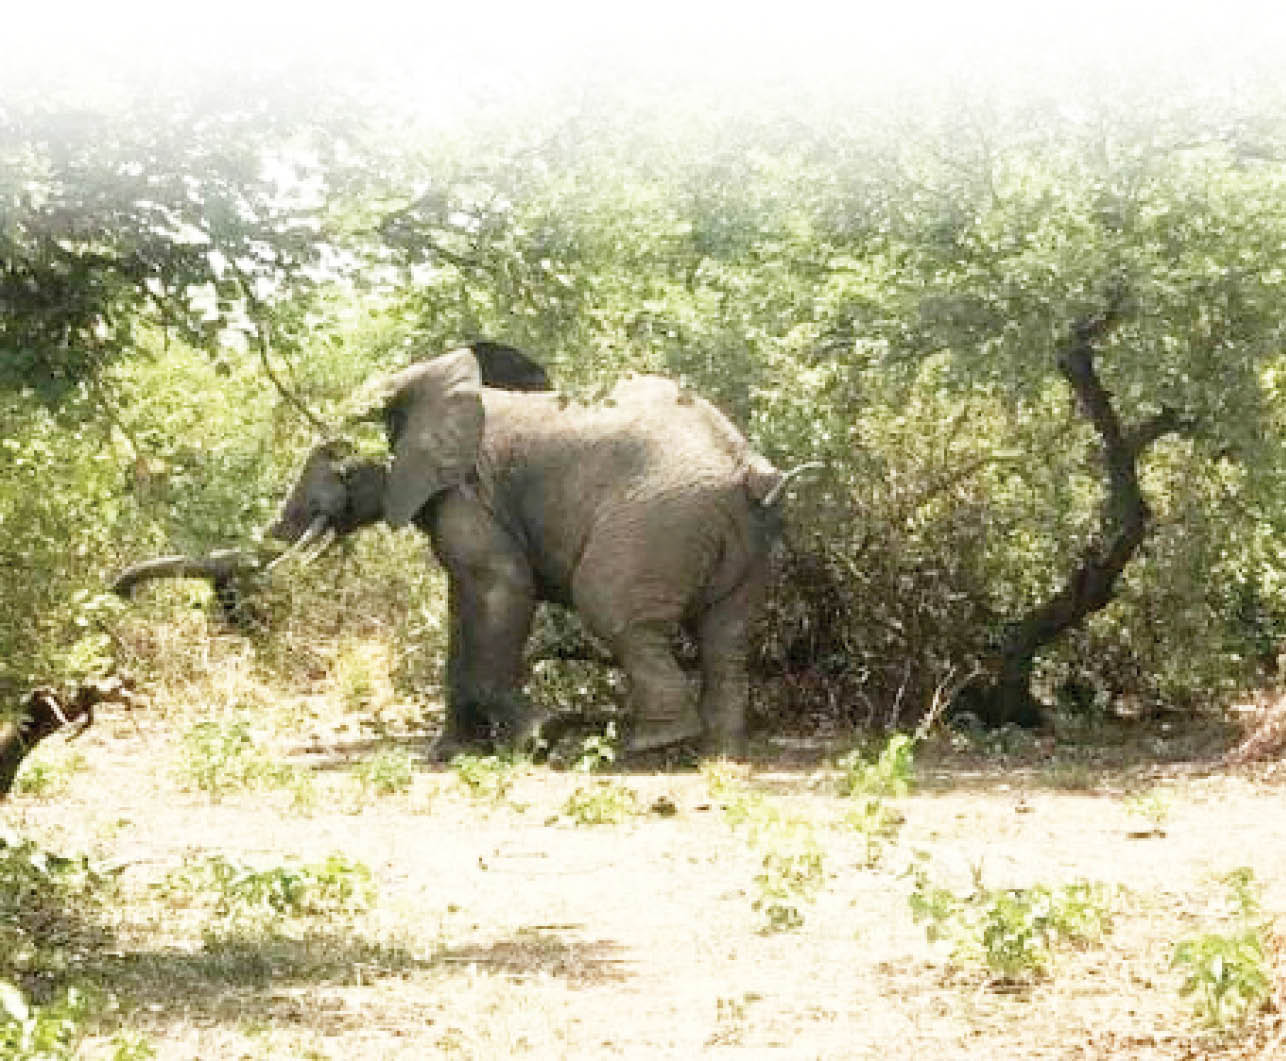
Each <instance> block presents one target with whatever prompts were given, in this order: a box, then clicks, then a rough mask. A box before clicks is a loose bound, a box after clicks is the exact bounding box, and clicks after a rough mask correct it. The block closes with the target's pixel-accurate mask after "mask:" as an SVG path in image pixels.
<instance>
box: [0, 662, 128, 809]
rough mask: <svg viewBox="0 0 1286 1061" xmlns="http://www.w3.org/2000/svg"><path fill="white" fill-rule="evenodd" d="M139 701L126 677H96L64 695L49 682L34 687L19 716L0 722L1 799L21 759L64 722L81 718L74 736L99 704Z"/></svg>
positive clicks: (71, 737)
mask: <svg viewBox="0 0 1286 1061" xmlns="http://www.w3.org/2000/svg"><path fill="white" fill-rule="evenodd" d="M138 703H139V698H138V696H137V695H136V694H135V693H134V690H133V684H132V683H131V682H130V681H129V680H127V679H124V678H116V677H112V678H94V679H90V680H89V681H87V682H84V683H83V684H82V685H80V686H78V687H77V688H76V690H75V692H73V693H72V694H70V695H65V694H63V693H61V692H59V691H58V690H57V689H53V688H51V687H49V686H41V687H40V688H38V689H33V690H32V691H31V692H30V693H29V694H28V695H27V698H26V699H25V700H24V701H23V702H22V705H21V706H20V707H19V708H18V713H17V716H16V717H15V718H13V719H11V720H10V721H8V722H5V723H3V724H0V799H4V797H5V796H7V795H8V794H9V790H10V789H12V788H13V780H14V778H15V777H16V776H17V774H18V768H19V767H20V766H21V765H22V761H23V760H24V759H25V758H26V757H27V756H28V755H30V754H31V750H32V749H33V748H35V746H36V745H37V744H39V743H40V742H41V741H42V740H44V739H45V738H46V737H48V736H49V735H50V734H51V733H57V732H58V730H60V729H62V728H63V727H64V726H68V725H70V724H71V723H73V722H79V726H78V727H77V728H76V729H75V730H73V731H72V732H71V734H70V735H69V737H68V739H69V740H74V739H75V738H77V737H79V736H80V735H81V734H82V733H84V732H85V730H87V729H89V727H90V726H91V725H93V723H94V708H95V707H97V706H98V705H99V704H121V705H122V706H124V707H127V708H130V707H135V706H137V704H138Z"/></svg>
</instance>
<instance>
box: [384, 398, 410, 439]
mask: <svg viewBox="0 0 1286 1061" xmlns="http://www.w3.org/2000/svg"><path fill="white" fill-rule="evenodd" d="M404 430H406V411H405V410H403V409H397V408H393V409H386V410H384V434H385V435H386V436H387V437H388V444H389V448H392V447H393V446H395V445H396V444H397V440H398V439H399V438H401V437H402V432H403V431H404Z"/></svg>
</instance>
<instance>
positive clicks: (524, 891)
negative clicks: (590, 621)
mask: <svg viewBox="0 0 1286 1061" xmlns="http://www.w3.org/2000/svg"><path fill="white" fill-rule="evenodd" d="M170 723H171V724H160V721H159V720H158V719H156V718H153V719H150V720H149V721H148V723H147V724H146V725H145V726H142V727H139V728H136V727H135V726H134V725H132V724H131V723H129V722H126V721H123V720H120V719H109V720H107V721H106V722H103V723H100V724H99V725H98V726H96V727H95V728H94V729H92V730H91V731H90V732H89V733H87V734H86V735H85V736H84V737H83V738H81V739H80V740H79V741H78V742H77V743H76V744H75V745H66V744H63V743H62V742H61V741H60V740H59V739H58V738H54V739H53V740H51V741H50V742H48V744H49V745H50V747H49V749H48V751H47V752H46V751H45V749H42V751H41V753H40V754H41V755H47V756H48V758H49V760H50V761H51V762H52V763H54V764H56V763H57V762H58V760H59V757H66V756H69V755H75V756H77V757H78V759H77V765H76V769H75V770H73V771H71V772H70V776H69V778H68V779H67V780H66V782H65V783H64V784H62V785H61V786H60V788H59V790H58V791H56V792H52V793H46V794H43V795H39V796H34V795H22V794H19V795H17V796H15V797H14V798H13V799H12V800H11V801H10V802H9V803H7V804H6V805H4V806H3V807H2V808H0V821H3V823H4V824H6V825H8V826H9V827H11V828H15V829H17V830H18V831H19V832H20V833H23V834H25V835H28V836H31V837H32V838H34V839H36V840H38V841H39V842H40V843H42V844H43V845H45V846H47V847H49V848H51V849H54V850H58V851H63V852H67V853H77V852H85V853H87V854H89V855H90V856H91V858H95V859H99V860H102V861H104V862H106V863H109V864H111V865H112V866H114V867H115V874H114V877H115V879H116V880H117V882H118V885H117V887H118V896H117V898H115V899H114V900H113V908H112V910H111V911H110V913H109V915H107V916H106V918H105V919H106V920H107V921H108V922H109V923H110V926H111V928H112V929H113V931H114V938H113V939H112V940H111V941H109V942H106V943H103V944H102V945H101V946H100V947H97V948H94V949H93V950H91V951H90V952H89V953H86V954H84V955H82V956H80V957H79V958H78V959H77V960H76V961H77V965H78V968H77V973H78V975H80V976H81V978H82V979H88V980H89V981H90V982H94V983H98V984H99V985H101V986H102V987H103V988H104V989H106V990H108V991H110V992H111V993H112V994H113V995H114V996H115V1008H114V1009H113V1010H111V1011H110V1012H109V1013H107V1014H106V1015H105V1016H103V1017H102V1018H101V1019H100V1021H99V1023H98V1024H97V1025H96V1035H95V1037H94V1038H92V1039H91V1040H90V1041H89V1042H87V1044H86V1048H85V1050H86V1056H91V1057H92V1056H110V1047H109V1045H108V1044H109V1041H110V1039H111V1037H112V1035H113V1034H115V1033H116V1032H117V1031H118V1030H119V1029H122V1028H123V1029H126V1030H128V1031H129V1032H130V1034H134V1035H140V1036H142V1037H143V1038H145V1039H146V1040H147V1041H148V1042H149V1043H150V1045H151V1047H152V1049H153V1050H154V1051H155V1055H156V1056H157V1057H161V1058H203V1059H214V1058H261V1057H262V1058H277V1057H282V1058H287V1057H289V1058H295V1057H299V1058H424V1057H440V1056H445V1057H452V1056H458V1057H481V1058H490V1057H496V1058H500V1057H512V1056H533V1057H698V1056H710V1057H760V1056H774V1057H777V1056H780V1057H791V1058H794V1057H799V1058H882V1059H887V1058H919V1059H924V1058H928V1059H938V1058H962V1059H964V1058H979V1059H983V1058H986V1059H1007V1058H1013V1059H1040V1058H1049V1059H1054V1058H1058V1059H1069V1061H1070V1059H1074V1058H1075V1059H1080V1058H1198V1057H1263V1058H1268V1057H1276V1056H1286V1043H1283V1042H1282V1041H1281V1040H1276V1041H1275V1034H1276V1032H1275V1028H1276V1026H1275V1024H1274V1023H1273V1021H1274V1018H1271V1017H1269V1018H1264V1019H1263V1020H1261V1021H1259V1022H1258V1023H1257V1024H1256V1025H1255V1026H1254V1028H1252V1029H1251V1031H1250V1032H1249V1033H1248V1034H1245V1035H1242V1036H1239V1037H1236V1038H1233V1039H1231V1040H1219V1039H1216V1038H1212V1037H1210V1036H1209V1035H1207V1034H1206V1033H1204V1032H1202V1031H1201V1029H1200V1028H1199V1027H1198V1026H1197V1025H1196V1024H1195V1023H1194V1022H1193V1020H1192V1018H1191V1017H1190V1015H1189V1008H1188V1005H1187V1003H1186V1002H1185V1001H1184V1000H1183V999H1181V998H1180V997H1179V994H1178V984H1179V980H1180V977H1179V975H1178V973H1176V972H1174V971H1172V970H1171V969H1170V967H1169V964H1170V957H1171V954H1172V950H1173V945H1174V942H1175V941H1176V940H1177V939H1178V938H1179V937H1181V936H1183V935H1185V934H1187V933H1190V932H1193V931H1196V930H1198V929H1200V928H1201V927H1202V926H1205V925H1207V924H1210V923H1212V919H1214V918H1217V917H1218V915H1219V913H1220V904H1219V901H1218V900H1219V898H1220V896H1221V895H1222V888H1221V887H1220V886H1219V885H1218V884H1216V883H1214V880H1215V878H1217V877H1219V876H1220V875H1223V874H1226V873H1227V872H1228V871H1230V870H1232V869H1234V868H1236V867H1240V866H1249V867H1251V868H1252V869H1253V870H1254V873H1255V875H1256V877H1257V879H1258V880H1259V881H1260V882H1261V884H1262V885H1263V889H1264V891H1263V896H1264V903H1265V908H1266V909H1267V910H1268V911H1270V912H1272V911H1286V791H1284V790H1283V788H1282V787H1281V786H1280V785H1279V784H1277V783H1273V782H1271V781H1265V780H1263V779H1262V778H1259V779H1256V778H1253V777H1251V776H1249V775H1247V774H1244V773H1243V774H1235V773H1230V772H1228V771H1225V770H1222V769H1219V768H1217V767H1215V766H1213V765H1212V764H1210V763H1195V764H1194V763H1187V764H1177V765H1173V766H1170V767H1166V768H1158V767H1149V766H1146V765H1136V766H1134V767H1127V768H1123V769H1112V770H1099V769H1097V768H1093V769H1088V768H1087V771H1086V772H1085V773H1078V774H1077V775H1076V778H1077V780H1076V787H1075V788H1074V789H1068V788H1067V787H1065V786H1066V784H1067V780H1066V774H1065V773H1063V774H1059V773H1058V772H1057V771H1055V770H1053V769H1051V768H1050V766H1049V765H1048V763H1047V762H1044V761H1043V760H1042V753H1040V752H1039V751H1036V752H1035V753H1034V754H1033V755H1031V756H1029V757H1028V759H1027V760H1026V761H1025V762H1023V763H1020V764H1019V763H1013V762H1011V763H1008V764H1002V763H992V764H989V765H986V764H983V765H980V762H981V761H980V760H978V759H977V758H972V757H971V758H966V757H963V756H954V755H952V754H949V753H945V752H944V753H940V754H938V755H935V756H926V757H922V759H921V762H920V763H919V765H918V774H919V778H918V780H919V784H918V785H917V787H916V789H915V790H914V791H913V792H912V793H911V794H910V795H908V796H906V797H905V798H902V799H899V800H897V801H896V804H897V807H898V808H899V809H900V811H901V812H902V814H903V815H904V816H905V824H904V825H903V827H902V829H901V832H900V834H899V836H898V837H897V839H896V841H895V842H894V843H893V844H892V845H891V846H890V847H889V848H888V849H887V850H886V852H885V854H884V857H883V859H882V861H881V863H880V864H879V865H878V866H877V867H876V868H874V869H872V868H868V867H867V866H866V865H865V864H864V863H865V847H864V844H863V842H862V840H861V838H860V837H859V836H858V835H856V834H855V833H854V831H853V830H852V829H851V828H849V827H847V826H845V825H844V824H843V816H844V813H845V810H846V808H847V806H848V804H846V802H845V801H844V799H843V798H842V797H840V796H838V795H837V794H836V793H835V790H834V786H833V784H831V783H830V780H829V776H830V775H829V774H828V773H827V771H826V770H824V769H822V768H821V767H820V766H819V765H818V764H819V762H822V761H824V760H820V759H818V757H816V756H814V755H801V754H799V752H798V749H797V748H795V749H787V748H785V747H784V746H783V747H781V748H778V749H776V750H775V751H774V749H772V748H767V749H766V754H765V755H763V756H761V757H760V758H759V759H757V760H756V761H755V762H753V763H752V764H751V767H750V769H749V772H748V775H747V780H746V782H745V784H746V785H748V786H749V787H750V789H751V790H753V791H758V792H761V793H763V794H764V796H765V798H767V799H769V800H772V801H774V802H775V803H776V804H777V805H779V806H781V807H782V808H785V809H787V810H788V811H789V813H791V814H793V815H795V816H797V817H799V818H801V819H807V820H808V821H809V822H810V823H811V828H812V829H813V832H814V835H815V836H816V837H817V838H818V839H819V841H820V843H821V846H822V849H823V851H824V858H825V884H824V887H823V888H822V890H821V892H820V894H819V895H818V896H817V897H816V899H815V900H814V901H811V902H806V903H803V904H801V907H800V909H801V912H802V913H803V916H804V924H803V926H802V927H801V928H800V929H798V930H796V931H793V932H779V933H765V932H763V931H762V930H761V929H762V925H763V917H762V915H761V914H760V912H758V911H756V910H755V909H754V908H753V902H754V899H755V896H756V894H757V889H756V884H755V877H756V874H757V873H759V871H760V860H761V858H762V850H761V849H759V848H756V847H755V846H753V845H752V844H751V842H750V841H749V838H748V836H747V832H746V830H745V829H744V828H741V829H737V828H734V827H733V826H731V825H730V824H729V822H728V821H727V820H726V818H725V815H724V814H723V812H722V809H721V807H720V805H719V804H718V802H717V801H715V800H713V799H712V797H711V792H710V787H709V784H708V782H707V779H706V778H705V777H704V776H703V775H702V774H700V773H698V772H696V771H691V770H689V771H674V772H663V771H662V772H652V773H647V772H636V773H621V774H615V775H610V774H609V775H605V776H606V778H607V780H609V781H611V782H614V783H618V784H623V785H627V786H629V787H630V788H632V789H633V790H635V792H636V793H637V794H638V795H639V798H640V803H641V805H642V806H644V807H650V806H652V805H654V804H655V803H656V802H657V801H658V800H661V799H662V798H663V797H664V800H663V802H667V803H669V804H672V805H673V808H674V810H675V811H676V813H673V814H667V815H662V814H659V813H646V814H643V815H641V816H639V817H636V818H634V819H632V820H630V821H628V822H626V823H624V824H619V825H600V826H583V825H577V824H575V823H573V822H572V821H570V820H569V819H568V818H567V817H566V816H565V815H562V814H560V813H559V812H560V809H561V808H562V807H563V804H564V802H565V800H566V798H567V796H568V795H569V794H570V793H571V792H572V790H573V789H575V788H576V787H577V786H578V785H583V784H586V783H587V782H586V779H585V777H584V776H582V775H578V774H575V773H571V772H565V771H554V770H549V769H546V768H543V767H529V768H525V769H523V770H522V771H521V772H520V773H519V775H518V776H517V777H516V779H515V781H514V784H513V787H512V789H511V790H510V791H509V793H508V794H507V795H506V796H505V798H503V799H501V800H495V799H483V800H477V799H474V798H472V797H471V796H470V794H469V793H468V792H467V791H466V789H465V787H464V786H463V785H462V784H461V783H460V782H459V780H458V779H457V778H456V777H455V775H454V774H453V773H452V772H451V771H449V770H443V769H442V768H440V767H436V766H430V765H428V764H427V763H424V762H423V761H421V760H418V759H417V765H416V774H415V777H414V781H413V783H412V785H411V787H410V789H409V790H408V791H406V792H403V793H400V794H396V795H391V796H383V797H378V798H377V797H374V796H369V795H367V796H362V795H361V794H360V791H359V787H358V786H357V785H356V783H355V782H354V781H353V779H352V774H351V771H350V769H349V767H350V766H351V765H352V764H353V763H357V762H361V761H362V760H363V759H364V758H368V757H369V756H370V755H371V754H372V745H371V744H370V743H369V742H362V741H358V740H354V739H347V740H346V739H340V738H335V739H330V738H326V737H325V736H323V737H321V738H318V739H315V740H312V741H307V742H305V743H303V744H301V743H300V742H299V741H298V740H297V739H292V735H287V736H286V737H282V738H281V739H280V746H279V748H277V751H276V753H277V754H279V755H280V757H281V758H282V759H283V760H284V761H289V762H291V763H293V764H295V765H296V766H297V767H298V768H299V769H300V771H302V772H303V773H305V774H307V775H308V776H310V777H312V778H313V779H314V782H313V784H314V790H315V799H314V803H313V805H312V806H311V807H309V808H305V809H299V808H296V807H294V806H292V798H293V797H292V795H291V793H290V792H288V791H287V790H285V789H284V788H272V787H270V788H267V789H264V790H259V791H237V792H233V793H230V794H228V795H227V796H225V797H224V798H223V799H222V800H221V801H219V802H213V801H212V800H211V799H210V797H209V796H208V795H207V794H206V793H204V792H201V791H194V790H192V789H191V787H190V785H185V784H184V783H183V782H182V780H181V778H180V777H179V776H178V771H177V768H176V764H177V762H178V761H179V758H180V754H181V748H180V742H179V737H178V734H180V733H181V732H182V731H183V728H184V725H186V722H184V721H182V720H180V719H177V718H174V719H171V720H170ZM294 736H297V735H294ZM405 747H407V748H410V749H412V750H414V751H415V752H417V753H418V752H420V751H422V750H423V749H422V745H421V744H420V743H419V742H418V741H415V742H410V741H408V742H406V744H405ZM801 760H803V761H802V762H801ZM810 760H811V761H810ZM1060 779H1061V780H1060ZM1139 790H1150V791H1155V792H1160V793H1162V794H1163V799H1164V803H1165V806H1166V811H1165V814H1164V822H1163V827H1164V835H1159V834H1153V835H1139V834H1140V833H1143V832H1146V831H1147V829H1148V823H1147V822H1145V821H1144V820H1143V818H1142V817H1141V816H1140V814H1139V813H1138V812H1137V809H1133V810H1132V805H1131V804H1130V802H1129V801H1128V799H1127V798H1126V796H1127V793H1128V792H1129V791H1139ZM916 852H922V853H925V854H926V855H927V863H926V864H927V865H928V866H929V867H930V870H931V873H932V875H933V878H934V879H935V881H937V882H939V883H942V884H946V885H950V886H952V887H953V888H955V889H957V890H958V891H961V892H965V891H968V889H969V888H970V886H971V881H973V880H974V879H975V878H976V877H978V876H980V877H981V879H982V880H983V881H984V882H985V884H986V885H987V886H990V887H1021V886H1026V885H1031V884H1036V883H1044V884H1049V885H1059V884H1063V883H1067V882H1071V881H1076V880H1090V881H1097V882H1104V883H1107V884H1113V885H1120V886H1121V887H1122V889H1123V890H1122V891H1121V892H1120V897H1119V899H1118V900H1117V901H1116V915H1115V918H1114V922H1113V924H1114V927H1113V930H1112V931H1111V933H1110V934H1109V935H1108V936H1107V937H1106V938H1105V940H1104V941H1103V943H1102V944H1101V945H1098V946H1094V947H1090V948H1087V949H1084V950H1081V951H1077V950H1069V951H1067V952H1064V953H1060V955H1059V957H1058V959H1057V963H1056V965H1055V968H1054V973H1053V975H1052V976H1051V977H1050V978H1049V979H1047V980H1045V981H1043V982H1039V983H1036V984H1035V985H1034V986H1031V987H1028V988H1025V989H1022V990H1012V989H1006V988H1003V987H1001V986H999V985H996V984H994V983H989V982H988V980H987V978H986V976H985V975H984V974H982V973H981V972H979V971H977V970H974V969H968V968H966V969H955V968H952V967H951V965H950V963H949V962H948V961H947V956H946V954H945V953H944V951H943V950H941V949H939V948H938V947H935V946H933V945H931V944H930V943H929V942H928V941H927V939H926V937H925V932H924V928H923V926H921V925H917V924H916V923H915V922H914V920H913V918H912V915H911V910H910V908H909V906H908V902H907V897H908V894H909V893H910V891H911V883H910V881H909V880H908V879H907V878H906V876H905V871H906V869H907V867H908V866H909V865H910V864H911V863H912V861H913V858H914V854H915V853H916ZM333 853H342V854H343V855H345V856H346V857H348V858H349V859H356V860H360V861H361V862H363V863H364V864H366V865H367V866H368V867H369V868H370V869H371V871H372V873H373V875H374V880H375V883H376V886H377V889H378V899H377V901H376V903H375V905H374V906H373V908H372V909H371V910H370V911H369V912H368V913H365V914H362V915H360V916H358V917H354V918H346V919H342V920H340V921H337V922H334V923H322V924H319V925H317V926H314V929H315V931H314V932H313V933H312V935H311V936H309V937H308V938H306V939H294V940H293V941H292V940H291V939H282V940H279V941H277V942H276V943H275V944H273V945H272V946H270V947H265V948H263V950H262V953H256V954H253V955H251V956H250V957H249V958H248V957H247V954H246V953H245V948H243V950H242V951H241V952H239V953H238V955H237V956H236V957H235V958H229V957H228V956H227V955H226V954H225V955H223V956H222V958H221V956H220V954H219V953H216V952H212V951H211V950H210V948H209V947H208V946H207V945H206V944H205V943H203V937H202V920H201V917H202V916H205V917H208V914H205V915H198V914H197V913H194V912H193V911H192V910H191V909H184V908H179V907H176V906H175V904H174V902H173V901H172V899H171V900H167V899H165V898H164V897H163V895H162V894H161V893H159V892H158V890H157V889H156V887H155V885H156V884H157V883H158V882H160V881H163V880H164V879H165V878H166V875H167V874H170V873H172V872H173V871H174V870H175V869H176V868H179V867H181V866H183V865H185V864H186V865H192V864H195V863H197V862H199V861H200V860H201V859H203V858H206V857H208V856H211V855H222V856H224V857H226V858H228V859H232V860H234V861H237V862H243V863H248V864H250V865H254V866H269V865H280V864H283V863H289V862H291V861H292V860H295V859H298V860H303V861H304V862H307V863H315V862H318V861H319V860H321V859H324V858H325V857H326V856H328V855H330V854H333ZM251 949H253V946H252V947H251ZM251 959H253V960H251Z"/></svg>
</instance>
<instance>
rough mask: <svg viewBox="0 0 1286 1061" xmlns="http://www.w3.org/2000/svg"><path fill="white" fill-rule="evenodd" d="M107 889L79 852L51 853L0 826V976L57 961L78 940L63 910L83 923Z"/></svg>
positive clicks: (54, 964)
mask: <svg viewBox="0 0 1286 1061" xmlns="http://www.w3.org/2000/svg"><path fill="white" fill-rule="evenodd" d="M107 889H108V882H106V881H105V880H104V879H103V878H102V877H101V876H100V875H99V874H97V873H95V872H94V871H93V869H91V867H90V865H89V860H88V859H86V858H84V857H83V856H82V857H77V858H67V857H64V856H61V855H53V854H50V853H48V852H46V851H44V850H42V849H41V848H39V847H37V846H36V845H35V844H34V843H33V842H31V841H30V840H24V839H21V838H20V837H18V836H17V835H16V834H13V833H10V832H8V831H5V830H0V979H3V978H4V977H9V976H15V975H17V974H19V973H24V972H30V971H32V970H39V969H42V968H45V967H60V966H62V965H63V964H64V963H65V953H66V951H67V950H69V949H70V948H72V947H73V946H76V945H77V940H76V935H77V931H76V930H75V929H74V928H73V927H72V926H70V925H69V924H68V923H67V921H66V913H65V912H66V911H67V910H75V911H77V914H78V918H77V921H78V922H79V921H83V922H85V923H86V925H88V923H89V921H90V920H91V918H90V916H89V915H92V913H93V912H94V911H95V910H96V909H97V908H98V907H99V906H100V905H101V902H102V900H103V896H104V893H105V892H106V891H107ZM82 931H89V932H91V933H92V932H93V930H92V929H91V928H88V927H87V928H86V929H84V930H82Z"/></svg>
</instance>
